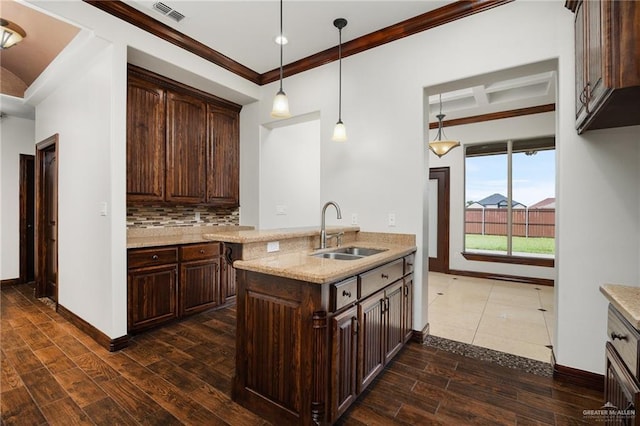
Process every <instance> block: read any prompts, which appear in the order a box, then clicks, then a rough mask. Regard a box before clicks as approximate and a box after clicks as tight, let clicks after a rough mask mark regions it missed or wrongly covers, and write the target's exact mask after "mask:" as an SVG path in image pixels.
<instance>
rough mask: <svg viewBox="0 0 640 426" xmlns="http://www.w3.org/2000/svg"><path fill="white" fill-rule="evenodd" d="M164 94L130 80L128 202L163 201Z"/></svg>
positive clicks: (159, 89) (144, 84) (154, 86)
mask: <svg viewBox="0 0 640 426" xmlns="http://www.w3.org/2000/svg"><path fill="white" fill-rule="evenodd" d="M164 126H165V91H164V90H163V89H162V88H160V87H158V86H157V85H156V84H153V83H150V82H148V81H146V80H142V79H140V78H137V77H135V76H129V84H128V86H127V200H128V201H164V179H165V171H164V170H165V169H164V168H165V127H164Z"/></svg>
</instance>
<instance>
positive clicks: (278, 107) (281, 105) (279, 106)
mask: <svg viewBox="0 0 640 426" xmlns="http://www.w3.org/2000/svg"><path fill="white" fill-rule="evenodd" d="M279 44H280V90H278V93H276V97H275V98H274V99H273V108H272V109H271V116H272V117H273V118H289V117H291V113H290V112H289V99H287V95H286V94H285V93H284V90H282V78H283V72H282V49H283V47H284V34H283V32H282V0H280V43H279Z"/></svg>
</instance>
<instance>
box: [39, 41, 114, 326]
mask: <svg viewBox="0 0 640 426" xmlns="http://www.w3.org/2000/svg"><path fill="white" fill-rule="evenodd" d="M125 114H126V50H125V48H124V47H122V46H121V47H120V48H118V47H117V46H113V45H109V44H108V43H106V42H104V41H103V42H102V45H101V49H100V50H98V51H96V52H95V55H94V57H93V58H92V60H91V61H90V62H89V63H84V64H79V63H78V69H77V72H76V74H75V75H70V76H69V78H68V79H67V81H65V82H63V83H62V84H60V85H59V86H58V87H57V89H56V90H55V91H53V93H51V94H50V95H49V96H48V97H47V98H46V99H44V100H43V101H42V102H41V103H40V104H39V105H37V106H36V140H38V141H40V140H43V139H45V138H47V137H49V136H51V135H53V134H55V133H58V134H59V142H58V156H57V157H58V223H59V227H58V284H59V290H58V301H59V303H60V304H61V305H63V306H64V307H65V308H67V309H69V310H70V311H71V312H73V313H75V314H76V315H78V316H79V317H81V318H83V319H84V320H86V321H87V322H89V323H90V324H91V325H93V326H94V327H96V328H97V329H99V330H101V331H102V332H103V333H105V334H106V335H108V336H110V337H112V338H116V337H120V336H122V335H125V334H126V332H127V328H126V289H127V280H126V209H125V198H126V197H125V174H126V171H125V140H126V133H125V127H124V121H125V119H126V116H125ZM103 202H106V203H107V215H106V216H102V215H101V214H100V206H101V203H103Z"/></svg>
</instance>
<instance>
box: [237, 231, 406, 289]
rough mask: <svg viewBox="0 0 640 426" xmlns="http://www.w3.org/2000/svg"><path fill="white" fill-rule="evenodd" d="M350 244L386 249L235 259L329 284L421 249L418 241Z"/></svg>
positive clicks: (246, 266) (248, 266)
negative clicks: (348, 256)
mask: <svg viewBox="0 0 640 426" xmlns="http://www.w3.org/2000/svg"><path fill="white" fill-rule="evenodd" d="M349 246H358V247H366V248H375V249H384V250H385V251H383V252H382V253H378V254H374V255H371V256H366V257H364V258H362V259H358V260H338V259H324V258H319V257H313V256H311V254H314V253H319V252H322V251H331V250H332V249H326V250H315V251H300V252H294V253H283V254H282V255H278V256H272V257H268V258H260V259H254V260H237V261H235V262H234V263H233V266H234V267H235V268H236V269H241V270H246V271H251V272H259V273H263V274H267V275H274V276H278V277H283V278H291V279H294V280H299V281H306V282H310V283H314V284H327V283H333V282H338V281H341V280H343V279H345V278H349V277H352V276H354V275H357V274H360V273H362V272H366V271H368V270H371V269H373V268H376V267H378V266H380V265H383V264H385V263H388V262H390V261H393V260H395V259H399V258H402V257H404V256H406V255H408V254H411V253H413V252H415V251H416V249H417V248H416V246H414V245H401V244H388V243H380V242H375V243H373V242H364V241H356V242H355V243H353V244H347V245H345V246H344V247H349Z"/></svg>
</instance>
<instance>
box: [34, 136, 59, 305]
mask: <svg viewBox="0 0 640 426" xmlns="http://www.w3.org/2000/svg"><path fill="white" fill-rule="evenodd" d="M57 151H58V134H55V135H53V136H51V137H49V138H47V139H45V140H43V141H42V142H40V143H38V144H37V145H36V165H35V166H36V169H35V181H36V196H35V200H36V215H35V219H36V254H37V255H36V287H35V289H36V290H35V296H36V297H48V298H49V299H51V300H53V301H54V302H56V308H57V304H58V158H57V157H58V156H57Z"/></svg>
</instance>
